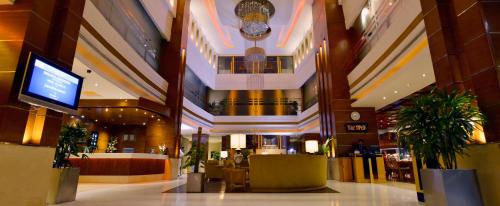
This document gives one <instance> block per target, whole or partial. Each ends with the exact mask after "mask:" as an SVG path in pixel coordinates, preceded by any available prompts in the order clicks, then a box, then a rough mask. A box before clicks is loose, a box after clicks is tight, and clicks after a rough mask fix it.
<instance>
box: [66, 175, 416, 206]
mask: <svg viewBox="0 0 500 206" xmlns="http://www.w3.org/2000/svg"><path fill="white" fill-rule="evenodd" d="M184 183H185V179H180V180H175V181H165V182H155V183H141V184H127V185H119V184H80V185H79V187H78V195H77V200H76V201H75V202H71V203H66V204H61V205H64V206H114V205H119V206H128V205H140V206H156V205H161V206H168V205H178V206H185V205H193V206H205V205H206V206H251V205H258V206H267V205H269V206H281V205H286V206H302V205H304V206H350V205H356V206H360V205H370V206H378V205H410V206H412V205H421V204H419V203H418V202H417V198H416V193H415V190H414V189H413V188H414V187H413V186H414V185H411V184H401V183H388V184H359V183H344V182H336V181H329V182H328V185H329V186H330V187H331V188H332V189H334V190H337V191H339V192H340V193H335V194H324V193H279V194H266V193H258V194H257V193H229V194H228V193H226V194H223V193H222V194H217V193H211V194H208V193H204V194H184V193H180V194H179V193H177V194H176V193H161V192H162V191H165V190H168V189H171V188H174V187H177V186H179V185H181V184H184Z"/></svg>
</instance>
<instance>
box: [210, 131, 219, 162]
mask: <svg viewBox="0 0 500 206" xmlns="http://www.w3.org/2000/svg"><path fill="white" fill-rule="evenodd" d="M221 140H222V137H217V136H210V137H209V138H208V159H212V158H210V153H211V152H212V151H221V147H222V142H221Z"/></svg>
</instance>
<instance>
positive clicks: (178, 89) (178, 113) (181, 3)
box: [159, 0, 191, 156]
mask: <svg viewBox="0 0 500 206" xmlns="http://www.w3.org/2000/svg"><path fill="white" fill-rule="evenodd" d="M190 3H191V0H177V11H176V18H174V20H173V22H172V30H171V35H170V41H169V42H166V41H164V42H162V45H161V51H160V68H159V73H160V75H161V76H162V77H163V78H165V80H167V82H168V90H167V101H166V105H167V106H168V107H169V108H170V111H171V116H170V118H168V120H167V122H166V124H165V126H166V127H168V129H166V131H167V132H168V135H166V136H165V138H171V139H173V144H172V145H170V143H169V145H167V146H169V147H170V146H172V147H173V148H174V149H173V150H171V151H174V155H175V156H178V155H179V152H178V151H179V148H180V142H181V133H180V132H181V123H182V104H183V98H184V93H183V86H184V85H183V84H184V73H185V69H186V50H185V49H186V47H187V38H188V24H189V16H190V15H189V6H190ZM169 141H170V139H169Z"/></svg>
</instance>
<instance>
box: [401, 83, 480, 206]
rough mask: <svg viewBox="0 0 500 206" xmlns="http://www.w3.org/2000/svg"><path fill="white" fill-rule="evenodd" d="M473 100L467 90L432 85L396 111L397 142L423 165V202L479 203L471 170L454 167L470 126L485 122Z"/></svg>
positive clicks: (473, 174) (462, 151) (469, 141)
mask: <svg viewBox="0 0 500 206" xmlns="http://www.w3.org/2000/svg"><path fill="white" fill-rule="evenodd" d="M475 101H476V97H475V96H474V95H473V94H472V93H471V92H460V91H458V90H453V91H451V92H449V91H446V90H438V89H433V90H432V91H431V92H430V93H429V94H425V95H420V96H417V97H415V98H413V100H412V102H413V105H412V106H409V107H404V108H403V109H401V111H400V112H399V114H398V124H397V131H398V136H399V142H400V146H403V147H406V148H407V149H412V150H413V153H414V155H415V157H417V159H418V160H419V159H422V160H423V162H424V163H425V165H426V167H427V169H423V170H422V171H421V173H422V184H423V186H424V194H425V199H426V205H480V204H481V196H480V194H479V190H478V186H477V182H476V178H475V173H474V171H473V170H457V155H464V154H466V152H465V150H466V147H467V145H468V144H470V143H472V142H473V139H472V134H473V132H474V130H475V129H477V126H480V125H482V124H484V122H485V117H484V115H483V114H482V113H481V112H480V111H479V108H478V107H477V106H476V104H475ZM441 162H442V163H443V164H442V163H441ZM457 178H459V179H460V181H456V180H457ZM450 195H453V198H450V197H449V196H450Z"/></svg>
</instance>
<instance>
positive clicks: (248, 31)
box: [234, 0, 275, 40]
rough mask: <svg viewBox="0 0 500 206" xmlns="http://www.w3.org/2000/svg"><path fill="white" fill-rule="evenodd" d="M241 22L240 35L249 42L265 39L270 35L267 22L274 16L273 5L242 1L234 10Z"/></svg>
mask: <svg viewBox="0 0 500 206" xmlns="http://www.w3.org/2000/svg"><path fill="white" fill-rule="evenodd" d="M234 13H235V14H236V16H238V18H240V20H241V27H240V33H241V34H242V35H243V37H245V38H247V39H250V40H260V39H263V38H266V37H267V36H268V35H269V33H271V27H270V26H269V24H268V22H269V19H270V18H271V17H273V16H274V13H275V8H274V5H273V4H272V3H271V2H269V1H268V0H242V1H240V2H239V3H238V4H237V5H236V7H235V8H234Z"/></svg>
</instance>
